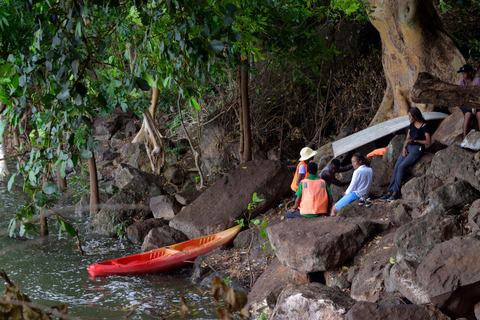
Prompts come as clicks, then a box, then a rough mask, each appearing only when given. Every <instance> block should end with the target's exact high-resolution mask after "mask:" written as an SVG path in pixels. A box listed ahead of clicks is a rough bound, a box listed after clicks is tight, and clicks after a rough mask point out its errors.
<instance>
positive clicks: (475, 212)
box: [468, 199, 480, 231]
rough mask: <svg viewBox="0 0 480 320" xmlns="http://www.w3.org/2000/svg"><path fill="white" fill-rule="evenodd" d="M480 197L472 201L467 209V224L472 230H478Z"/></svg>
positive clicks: (479, 229)
mask: <svg viewBox="0 0 480 320" xmlns="http://www.w3.org/2000/svg"><path fill="white" fill-rule="evenodd" d="M479 218H480V199H478V200H476V201H474V202H473V203H472V205H471V206H470V210H469V211H468V225H469V226H470V227H471V228H472V229H473V230H474V231H480V219H479Z"/></svg>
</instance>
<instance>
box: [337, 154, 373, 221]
mask: <svg viewBox="0 0 480 320" xmlns="http://www.w3.org/2000/svg"><path fill="white" fill-rule="evenodd" d="M352 166H353V169H354V170H355V171H354V172H353V177H352V181H351V182H350V185H349V186H348V188H347V191H345V195H344V196H343V197H342V198H341V199H340V200H338V202H337V203H335V204H334V205H333V206H332V212H331V213H330V216H332V217H335V216H336V215H337V212H338V210H340V209H341V208H342V207H344V206H346V205H347V204H349V203H351V202H353V201H355V200H357V199H360V198H364V197H366V196H367V195H368V192H369V191H370V187H371V186H372V178H373V171H372V168H370V164H369V162H368V160H367V158H365V157H364V156H363V154H361V153H358V152H357V153H355V154H354V155H353V156H352Z"/></svg>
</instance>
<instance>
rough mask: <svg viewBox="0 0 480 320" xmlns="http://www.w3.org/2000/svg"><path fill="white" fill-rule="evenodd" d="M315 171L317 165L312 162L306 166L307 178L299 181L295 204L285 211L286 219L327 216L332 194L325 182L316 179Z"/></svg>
mask: <svg viewBox="0 0 480 320" xmlns="http://www.w3.org/2000/svg"><path fill="white" fill-rule="evenodd" d="M317 169H318V167H317V164H316V163H315V162H313V161H312V162H310V163H309V164H308V165H307V173H308V177H307V178H305V179H303V180H302V181H300V184H299V186H298V189H297V193H296V195H297V198H296V199H295V204H294V205H293V208H292V209H290V210H288V211H287V218H298V217H307V218H314V217H318V216H319V215H321V214H328V209H329V208H330V204H331V203H332V194H331V192H330V188H329V187H328V184H327V183H326V182H325V180H323V179H320V178H319V177H317ZM300 206H301V208H300Z"/></svg>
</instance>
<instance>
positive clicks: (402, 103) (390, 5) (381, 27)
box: [369, 0, 465, 124]
mask: <svg viewBox="0 0 480 320" xmlns="http://www.w3.org/2000/svg"><path fill="white" fill-rule="evenodd" d="M369 3H370V5H371V6H372V7H375V10H374V12H373V13H372V16H371V19H370V21H371V22H372V24H373V26H374V27H375V28H376V29H377V30H378V32H379V33H380V36H381V39H382V51H383V52H382V64H383V68H384V72H385V80H386V82H387V89H386V90H385V94H384V97H383V101H382V103H381V104H380V107H379V108H378V111H377V113H376V115H375V117H374V119H373V120H372V124H376V123H379V122H383V121H385V120H388V119H391V118H395V117H398V116H403V115H406V114H407V112H408V109H409V108H410V107H413V106H416V107H418V108H419V109H420V110H422V111H431V110H432V109H433V107H434V106H432V105H425V104H423V103H415V102H413V101H412V100H411V93H412V88H413V85H414V83H415V81H416V80H417V76H418V74H419V72H428V73H430V74H433V75H435V76H437V77H439V78H440V79H441V80H443V81H445V82H449V83H457V82H458V81H459V80H460V75H459V74H457V70H458V69H459V68H460V67H461V66H462V65H463V64H464V63H465V60H464V58H463V57H462V55H461V54H460V51H458V49H457V47H456V46H455V44H454V42H453V40H452V39H451V38H450V37H449V36H448V35H447V33H446V31H445V30H444V28H443V26H442V23H441V21H440V17H439V16H438V14H437V12H436V11H435V8H434V6H433V3H432V0H370V1H369Z"/></svg>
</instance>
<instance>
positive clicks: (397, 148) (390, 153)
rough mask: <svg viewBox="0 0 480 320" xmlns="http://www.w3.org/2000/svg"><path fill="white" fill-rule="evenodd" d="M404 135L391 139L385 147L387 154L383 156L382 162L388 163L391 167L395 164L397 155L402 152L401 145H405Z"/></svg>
mask: <svg viewBox="0 0 480 320" xmlns="http://www.w3.org/2000/svg"><path fill="white" fill-rule="evenodd" d="M406 137H407V136H406V135H404V134H401V135H398V136H395V137H393V139H392V140H390V143H389V144H388V147H387V152H385V153H384V154H383V156H382V157H383V161H384V162H388V163H389V164H390V165H391V166H392V167H393V166H395V163H396V162H397V159H398V155H399V154H400V153H401V152H402V149H403V144H404V143H405V139H406Z"/></svg>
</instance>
